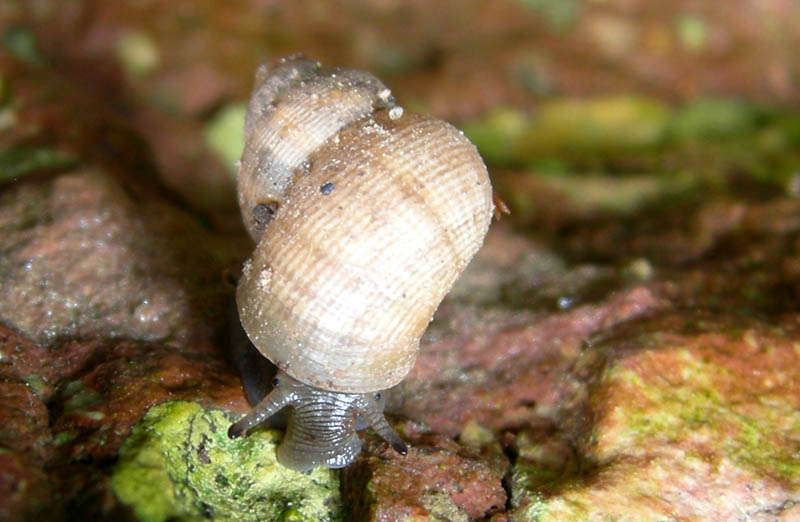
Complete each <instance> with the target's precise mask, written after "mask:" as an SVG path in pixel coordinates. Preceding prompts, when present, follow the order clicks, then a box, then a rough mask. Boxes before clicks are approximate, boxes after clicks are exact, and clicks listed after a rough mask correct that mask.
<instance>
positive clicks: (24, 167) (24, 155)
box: [0, 146, 76, 183]
mask: <svg viewBox="0 0 800 522" xmlns="http://www.w3.org/2000/svg"><path fill="white" fill-rule="evenodd" d="M75 161H76V159H75V158H74V157H73V156H71V155H69V154H66V153H64V152H61V151H59V150H57V149H54V148H51V147H23V146H20V147H13V148H8V149H0V183H2V182H5V181H11V180H13V179H15V178H19V177H21V176H24V175H26V174H30V173H32V172H35V171H37V170H42V169H60V168H65V167H69V166H71V165H73V164H74V163H75Z"/></svg>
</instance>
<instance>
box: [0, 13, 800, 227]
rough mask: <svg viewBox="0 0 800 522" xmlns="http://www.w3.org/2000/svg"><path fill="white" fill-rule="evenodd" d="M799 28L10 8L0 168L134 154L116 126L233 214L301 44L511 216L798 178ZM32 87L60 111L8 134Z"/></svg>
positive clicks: (728, 20) (748, 21)
mask: <svg viewBox="0 0 800 522" xmlns="http://www.w3.org/2000/svg"><path fill="white" fill-rule="evenodd" d="M798 19H800V5H798V4H797V2H793V1H791V0H736V1H731V2H698V1H693V0H676V1H674V2H644V1H637V0H483V1H480V0H466V1H454V0H441V1H437V2H435V3H433V4H431V3H430V2H425V1H421V0H419V1H417V0H407V1H398V0H374V1H360V2H356V1H349V0H345V1H341V2H326V1H318V0H309V1H304V2H293V1H289V0H287V1H280V0H249V1H243V0H236V1H229V2H212V1H194V0H192V1H189V0H176V1H171V2H169V3H165V2H158V1H147V0H138V1H126V2H102V1H91V0H86V1H69V2H63V1H56V0H24V1H19V0H7V1H5V2H3V5H2V6H0V20H2V34H1V35H0V43H1V44H2V46H1V48H2V52H3V54H4V56H3V65H4V68H3V75H2V77H0V81H1V82H2V83H0V87H2V89H0V93H2V96H3V98H2V100H3V102H4V104H3V106H2V107H3V113H2V116H3V118H2V120H0V125H2V127H0V130H2V131H3V132H4V134H6V136H4V140H3V141H4V145H5V147H4V151H3V154H2V156H0V161H1V162H2V163H0V166H2V167H3V168H2V169H0V170H2V172H3V174H2V176H3V177H4V179H6V180H7V179H8V178H11V177H16V176H20V175H24V173H25V171H26V170H29V169H33V168H40V167H42V166H43V164H44V165H46V164H48V163H49V162H56V163H58V162H60V161H65V160H66V159H67V158H68V157H71V156H80V155H82V154H84V153H85V150H77V151H76V150H74V149H76V148H77V149H81V148H86V147H89V148H92V149H95V152H97V151H96V149H98V148H102V147H103V146H104V144H105V146H106V149H107V150H106V153H107V152H108V150H111V149H113V148H114V147H123V148H124V147H128V148H130V147H132V146H133V145H131V144H130V143H128V142H126V141H125V138H123V136H124V135H127V134H126V133H130V134H134V135H136V136H137V137H140V138H141V139H142V140H143V141H144V143H141V145H142V148H141V149H138V148H136V149H135V150H133V151H132V150H128V152H129V153H131V154H135V155H146V156H148V158H149V161H151V162H152V165H153V167H154V171H155V172H157V175H158V176H160V177H161V178H162V179H163V181H164V183H165V184H166V185H167V186H168V187H170V188H171V189H173V190H175V191H176V192H177V193H178V194H180V196H181V197H182V198H184V199H185V200H186V201H188V202H189V204H190V205H192V206H193V207H195V208H197V209H198V210H199V211H200V212H201V213H203V214H206V215H208V216H211V219H212V220H213V221H214V222H215V223H217V224H218V225H219V226H222V227H227V226H233V225H231V224H230V223H226V221H227V220H228V217H230V216H231V215H235V212H232V205H233V201H234V200H233V197H232V175H233V173H234V171H235V167H234V162H235V160H236V159H237V158H238V156H239V153H240V150H241V140H242V138H241V127H242V120H243V115H244V104H245V102H246V99H247V97H248V94H249V90H250V88H251V84H252V75H253V71H254V70H255V67H256V66H257V64H259V63H261V62H263V61H274V60H276V59H277V58H278V57H280V56H283V55H286V54H289V53H295V52H303V53H305V54H307V55H308V56H310V57H313V58H316V59H319V60H321V61H322V62H323V63H325V64H328V65H332V66H348V67H357V68H363V69H367V70H369V71H372V72H373V73H375V74H377V75H378V77H380V78H382V79H383V80H384V81H385V82H386V83H387V84H388V85H389V86H391V88H392V89H393V90H394V93H395V95H396V96H397V98H398V99H399V100H401V102H402V103H403V104H405V105H406V106H408V107H410V108H412V109H414V110H418V111H426V112H431V113H434V114H436V115H437V116H439V117H441V118H444V119H447V120H449V121H452V122H454V123H455V124H457V125H458V126H460V127H461V128H462V129H464V130H465V131H466V133H467V134H468V136H469V137H470V138H472V139H473V140H474V141H475V142H476V143H477V145H478V147H479V148H480V150H481V152H482V153H483V155H484V157H485V158H486V160H487V162H488V163H489V165H490V167H491V171H492V175H493V178H494V179H495V182H496V184H497V190H498V192H499V193H500V195H501V196H502V197H503V198H504V199H505V200H506V201H507V203H508V204H509V205H510V206H511V208H512V211H513V212H512V218H511V219H512V220H513V221H515V222H518V223H531V222H534V221H537V222H538V221H541V220H544V221H548V219H549V217H550V216H549V214H550V213H551V212H559V213H563V212H574V213H575V215H585V214H586V213H587V212H588V213H589V214H590V215H594V214H595V213H597V212H601V213H603V212H634V211H635V210H636V209H637V208H641V206H642V205H643V204H645V202H647V203H648V204H650V203H653V202H654V201H657V200H662V201H663V200H664V198H666V199H668V200H669V201H672V202H674V201H676V199H675V198H676V197H677V196H681V199H682V200H685V198H691V197H693V196H692V195H693V194H694V195H695V196H696V197H707V195H708V192H707V191H708V190H713V191H719V190H729V189H731V188H736V189H737V190H739V191H740V193H741V194H745V195H748V196H757V195H762V196H763V195H764V194H769V193H773V192H775V191H778V192H781V191H787V190H788V191H792V190H796V189H798V187H794V184H793V181H792V180H793V175H794V174H795V173H796V172H797V168H798V165H800V152H798V146H797V145H798V143H800V116H798V114H797V113H795V112H792V110H793V109H797V108H798V107H800V88H798V87H800V85H798V84H799V83H800V65H799V64H800V60H798V52H800V51H798V49H800V24H798V23H797V20H798ZM30 98H36V100H37V102H36V103H41V102H42V101H45V102H46V104H45V105H44V106H45V107H48V106H57V107H58V109H57V110H56V109H53V111H54V112H56V113H58V115H59V117H58V118H55V117H53V118H51V119H50V120H47V119H45V120H44V121H41V122H39V125H38V126H37V128H29V127H28V128H24V129H19V128H14V127H13V125H12V123H13V121H15V120H19V119H20V118H21V117H22V116H21V115H20V114H19V111H24V108H25V106H26V100H28V99H30ZM101 114H102V116H100V115H101ZM100 120H102V122H103V123H102V125H101V124H100V123H98V122H99V121H100ZM109 122H113V124H112V123H109ZM93 125H97V126H102V127H103V128H102V129H100V128H95V127H93ZM109 125H112V128H110V129H109V128H108V126H109ZM59 126H65V127H66V129H60V128H59ZM76 128H77V129H78V130H76ZM63 130H66V131H67V132H63ZM9 132H10V133H11V135H10V136H9V135H8V133H9ZM93 133H94V134H93ZM47 134H58V135H60V136H61V139H59V140H58V144H57V145H55V146H53V144H52V143H48V140H47V138H46V135H47ZM65 135H66V136H65ZM69 136H72V137H73V138H74V141H76V142H69V140H66V141H67V142H65V140H64V139H63V138H65V137H69ZM115 140H117V143H114V141H115ZM89 142H90V143H89ZM20 147H22V148H20ZM25 151H30V152H33V153H34V154H33V156H32V157H31V156H28V155H24V158H23V153H24V152H25ZM101 153H102V152H101ZM141 161H145V160H141ZM795 184H798V185H800V182H798V183H795Z"/></svg>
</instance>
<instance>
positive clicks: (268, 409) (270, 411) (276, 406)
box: [228, 372, 297, 439]
mask: <svg viewBox="0 0 800 522" xmlns="http://www.w3.org/2000/svg"><path fill="white" fill-rule="evenodd" d="M279 373H282V372H279ZM287 377H288V376H287ZM282 379H283V377H281V376H279V377H276V378H275V379H274V380H273V384H274V385H275V387H274V388H273V389H272V391H271V392H270V393H269V395H267V396H266V397H264V399H263V400H262V401H261V402H259V403H258V404H257V405H256V406H255V407H254V408H253V409H251V410H250V411H249V412H247V414H246V415H245V416H244V417H242V418H241V419H239V420H238V421H237V422H235V423H234V424H231V427H230V428H229V429H228V437H230V438H232V439H235V438H238V437H242V436H246V435H247V432H248V431H250V430H251V429H253V428H255V427H256V426H258V425H259V424H261V423H263V422H264V421H266V420H267V419H268V418H270V417H272V416H273V415H274V414H276V413H277V412H279V411H280V410H282V409H283V408H285V407H286V406H289V405H291V404H292V403H295V402H297V396H296V393H295V391H294V389H293V387H292V386H282V382H281V381H282Z"/></svg>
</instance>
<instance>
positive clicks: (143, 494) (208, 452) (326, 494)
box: [111, 401, 342, 522]
mask: <svg viewBox="0 0 800 522" xmlns="http://www.w3.org/2000/svg"><path fill="white" fill-rule="evenodd" d="M230 423H231V419H230V418H228V417H227V416H226V415H225V413H224V412H222V411H219V410H206V409H204V408H202V407H201V406H200V405H198V404H195V403H192V402H182V401H174V402H166V403H162V404H159V405H157V406H154V407H153V408H151V409H150V411H149V412H148V413H147V414H146V415H145V416H144V417H143V418H142V420H141V421H140V422H139V423H138V424H137V425H136V426H135V427H134V430H133V432H132V433H131V435H130V437H129V438H128V439H127V440H126V442H125V444H124V445H123V447H122V450H121V453H120V459H119V462H118V463H117V466H116V468H115V470H114V473H113V476H112V478H111V485H112V488H113V490H114V492H115V494H116V495H117V497H118V498H119V499H120V500H121V501H122V502H123V503H125V504H127V505H129V506H131V507H132V508H133V510H134V511H135V513H136V515H137V517H138V518H139V519H140V520H143V521H147V522H151V521H152V522H155V521H163V520H173V521H177V520H180V521H194V520H208V519H213V520H230V521H312V520H313V521H336V520H341V519H342V511H341V502H340V499H339V479H338V475H337V474H336V473H335V472H333V471H331V470H328V469H325V468H317V469H315V470H314V471H312V472H310V473H307V474H305V473H298V472H295V471H292V470H290V469H287V468H284V467H283V466H281V465H280V464H278V462H277V461H276V458H275V448H276V445H277V443H278V442H279V440H280V433H279V432H276V431H270V430H259V431H257V432H254V433H252V434H250V435H249V436H248V437H246V438H244V439H237V440H231V439H229V438H228V436H227V429H228V426H229V425H230Z"/></svg>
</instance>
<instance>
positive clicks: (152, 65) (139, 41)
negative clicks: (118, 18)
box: [115, 31, 161, 78]
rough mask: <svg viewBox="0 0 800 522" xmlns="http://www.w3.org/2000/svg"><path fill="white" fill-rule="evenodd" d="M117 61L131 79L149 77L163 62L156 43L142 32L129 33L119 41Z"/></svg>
mask: <svg viewBox="0 0 800 522" xmlns="http://www.w3.org/2000/svg"><path fill="white" fill-rule="evenodd" d="M115 52H116V55H117V60H119V63H120V65H122V68H123V69H124V70H125V73H126V74H127V75H128V77H129V78H141V77H144V76H147V75H148V74H150V73H151V72H153V71H154V70H156V69H157V68H158V65H159V62H160V61H161V58H160V53H159V50H158V47H157V46H156V44H155V42H154V41H153V39H152V38H150V36H149V35H147V34H146V33H144V32H142V31H128V32H126V33H125V34H123V35H122V37H121V38H120V39H119V40H118V41H117V45H116V48H115Z"/></svg>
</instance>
